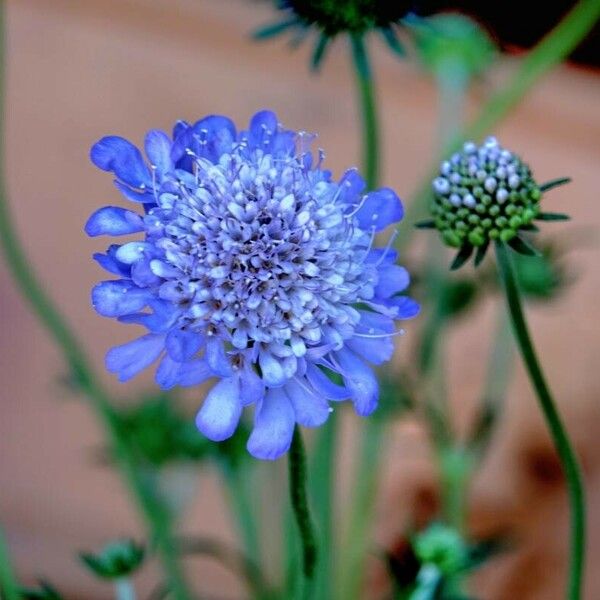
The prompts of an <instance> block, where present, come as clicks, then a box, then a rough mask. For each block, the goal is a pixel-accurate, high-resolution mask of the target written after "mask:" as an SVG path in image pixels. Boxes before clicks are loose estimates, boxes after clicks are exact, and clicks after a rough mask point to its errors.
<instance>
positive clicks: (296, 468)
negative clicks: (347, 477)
mask: <svg viewBox="0 0 600 600" xmlns="http://www.w3.org/2000/svg"><path fill="white" fill-rule="evenodd" d="M306 480H307V473H306V453H305V450H304V442H303V441H302V434H301V433H300V429H299V428H298V427H297V426H296V428H295V429H294V436H293V438H292V445H291V448H290V453H289V484H290V498H291V502H292V509H293V511H294V518H295V519H296V524H297V526H298V531H299V533H300V540H301V543H302V575H303V580H304V581H303V583H304V590H303V594H304V597H305V598H310V597H311V595H310V593H311V592H310V587H311V583H312V580H313V577H314V573H315V568H316V566H317V559H318V548H317V536H316V533H315V527H314V524H313V521H312V517H311V515H310V509H309V506H308V496H307V486H306V483H307V481H306Z"/></svg>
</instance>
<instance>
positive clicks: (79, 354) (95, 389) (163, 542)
mask: <svg viewBox="0 0 600 600" xmlns="http://www.w3.org/2000/svg"><path fill="white" fill-rule="evenodd" d="M3 34H4V12H3V11H2V10H0V36H1V38H2V39H1V40H0V42H1V48H2V49H3V48H4V35H3ZM2 55H4V52H2ZM3 64H4V63H3V61H2V63H1V64H0V68H1V67H3ZM2 91H3V90H2ZM3 100H4V94H0V113H2V115H3V113H4V105H3ZM3 123H4V119H3V118H0V139H2V140H3V139H4V132H3V131H2V130H1V128H2V126H3ZM2 151H3V148H1V149H0V152H2ZM3 165H4V160H3V156H1V155H0V246H1V247H2V250H3V252H4V256H5V259H6V263H7V265H8V267H9V269H10V271H11V273H12V276H13V277H14V279H15V281H16V283H17V285H18V286H19V288H20V290H21V293H22V295H23V296H24V297H25V299H26V300H27V301H28V302H29V304H30V306H31V308H32V309H33V311H34V313H35V314H36V315H37V317H38V319H39V320H40V321H41V323H42V324H43V325H44V327H46V329H47V330H48V332H49V333H50V335H51V336H52V337H53V339H54V341H55V342H56V344H57V345H58V346H59V347H60V349H61V351H62V353H63V355H64V357H65V360H66V362H67V363H68V365H69V367H70V369H71V374H72V377H73V379H74V381H75V383H76V384H77V385H78V387H79V389H80V390H81V392H82V393H84V394H85V395H86V396H87V397H88V398H89V400H90V407H91V408H92V409H93V410H94V412H95V413H96V415H97V417H98V419H99V420H100V421H101V423H102V424H103V426H104V428H105V430H106V433H107V435H108V437H109V439H110V442H111V445H112V447H113V448H114V450H115V455H116V457H117V459H118V461H117V462H118V464H119V466H120V468H121V472H122V475H123V478H124V479H125V481H126V482H127V484H128V485H129V487H130V488H131V491H132V493H133V495H134V497H135V499H136V500H137V502H138V504H139V506H140V508H141V509H142V512H143V514H144V516H145V518H146V522H147V524H148V527H149V529H150V532H151V534H152V537H153V539H154V541H155V543H156V544H157V549H158V552H159V554H160V556H161V557H162V561H163V566H164V568H165V571H166V573H167V576H168V579H169V581H170V585H171V589H172V590H173V593H174V597H175V598H177V599H178V600H187V599H188V598H189V597H190V595H189V593H188V591H187V587H186V585H185V582H184V580H183V576H182V572H181V570H180V567H179V564H178V562H177V561H176V559H175V552H174V551H173V544H172V540H171V539H170V533H169V530H170V515H169V513H168V511H167V510H166V508H165V507H164V505H163V504H162V503H161V502H160V501H159V499H158V498H157V497H156V496H155V495H154V493H152V491H151V490H148V489H147V487H146V486H145V484H144V482H143V480H142V478H141V475H140V473H139V471H138V470H136V467H135V465H134V463H133V461H132V458H131V456H130V455H129V451H128V448H127V445H126V444H125V442H124V440H123V439H122V438H121V436H120V433H119V431H118V428H117V425H116V423H115V421H114V417H113V412H112V408H111V404H110V400H109V396H108V394H107V393H106V392H105V391H104V389H103V388H102V386H101V385H100V383H99V382H98V380H97V378H96V376H95V374H94V372H93V370H92V368H91V366H90V364H89V362H88V360H87V358H86V355H85V353H84V351H83V347H82V346H81V344H80V343H79V341H78V340H77V339H76V337H75V335H74V334H73V332H72V331H71V329H70V328H69V326H68V324H67V323H66V321H65V320H64V319H63V317H62V315H61V314H60V313H59V312H58V310H57V309H56V308H55V307H54V305H53V303H52V301H51V299H50V298H49V296H48V295H47V293H46V291H45V290H44V288H43V287H42V286H41V284H40V283H39V281H38V279H37V277H36V275H35V274H34V272H33V269H32V268H31V266H30V264H29V263H28V261H27V258H26V256H25V252H24V250H23V248H22V246H21V243H20V240H19V239H18V237H17V234H16V229H15V227H14V224H13V222H12V219H11V215H10V212H9V207H8V203H7V194H6V184H5V175H4V168H3Z"/></svg>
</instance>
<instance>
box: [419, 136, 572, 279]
mask: <svg viewBox="0 0 600 600" xmlns="http://www.w3.org/2000/svg"><path fill="white" fill-rule="evenodd" d="M568 181H570V180H569V179H557V180H553V181H550V182H548V183H545V184H543V185H538V184H537V182H536V181H535V179H534V178H533V174H532V173H531V170H530V168H529V166H528V165H527V164H525V163H524V162H523V161H522V160H521V158H519V156H517V155H516V154H514V153H512V152H510V151H509V150H506V149H505V148H503V147H502V146H501V145H500V144H499V143H498V140H497V139H496V138H494V137H488V138H487V139H486V140H485V142H484V143H483V144H482V145H481V146H477V145H476V144H475V143H473V142H466V143H465V144H464V146H463V149H462V151H460V152H456V153H455V154H453V155H452V157H451V158H450V159H449V160H445V161H443V162H442V164H441V166H440V173H439V176H438V177H436V178H435V179H434V180H433V184H432V186H433V201H432V204H431V213H432V216H433V219H432V220H428V221H424V222H422V223H419V224H417V226H418V227H423V228H436V229H438V231H439V232H440V233H441V235H442V239H443V241H444V243H445V244H446V245H448V246H451V247H454V248H458V249H459V251H458V254H457V256H456V258H455V260H454V262H453V264H452V268H453V269H458V268H459V267H461V266H462V265H463V264H464V263H465V262H466V261H468V260H469V258H470V257H471V255H472V253H473V250H474V249H475V248H476V249H477V252H476V256H475V265H476V266H477V265H478V264H479V263H480V262H481V261H482V260H483V258H484V257H485V253H486V251H487V248H488V246H489V243H490V241H493V240H498V241H501V242H505V243H507V244H508V245H509V246H510V247H511V248H512V249H513V250H515V251H517V252H519V253H521V254H537V252H536V251H535V249H533V248H532V247H531V246H530V245H529V243H528V242H527V240H526V239H525V238H524V237H523V235H522V234H523V233H524V232H535V231H537V227H536V226H535V225H534V223H533V221H534V220H535V219H538V220H542V221H544V220H545V221H555V220H563V219H566V218H567V217H566V216H565V215H562V214H557V213H543V212H541V209H540V199H541V197H542V193H543V192H545V191H547V190H549V189H550V188H552V187H555V186H557V185H562V184H564V183H567V182H568Z"/></svg>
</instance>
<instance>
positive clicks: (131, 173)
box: [90, 135, 152, 188]
mask: <svg viewBox="0 0 600 600" xmlns="http://www.w3.org/2000/svg"><path fill="white" fill-rule="evenodd" d="M90 158H91V160H92V162H93V163H94V164H95V165H96V166H97V167H98V168H100V169H103V170H104V171H112V172H113V173H114V174H115V175H116V176H117V177H118V178H119V179H120V180H121V181H123V182H125V183H126V184H128V185H131V186H133V187H135V188H144V187H146V186H150V185H151V184H152V179H151V177H150V172H149V171H148V167H147V166H146V164H145V163H144V159H143V158H142V153H141V152H140V151H139V150H138V149H137V148H136V147H135V146H134V145H133V144H132V143H131V142H129V141H127V140H126V139H124V138H122V137H118V136H116V135H110V136H107V137H103V138H102V139H101V140H99V141H98V142H96V143H95V144H94V145H93V146H92V149H91V151H90Z"/></svg>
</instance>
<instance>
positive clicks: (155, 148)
mask: <svg viewBox="0 0 600 600" xmlns="http://www.w3.org/2000/svg"><path fill="white" fill-rule="evenodd" d="M144 146H145V150H146V156H147V157H148V160H149V161H150V164H151V165H152V166H154V167H156V170H157V171H158V173H159V174H160V175H164V174H165V173H168V172H169V171H171V170H172V168H173V162H172V161H171V146H172V142H171V140H170V139H169V136H168V135H167V134H166V133H165V132H164V131H160V130H159V129H151V130H150V131H149V132H148V133H147V134H146V139H145V142H144Z"/></svg>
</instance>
